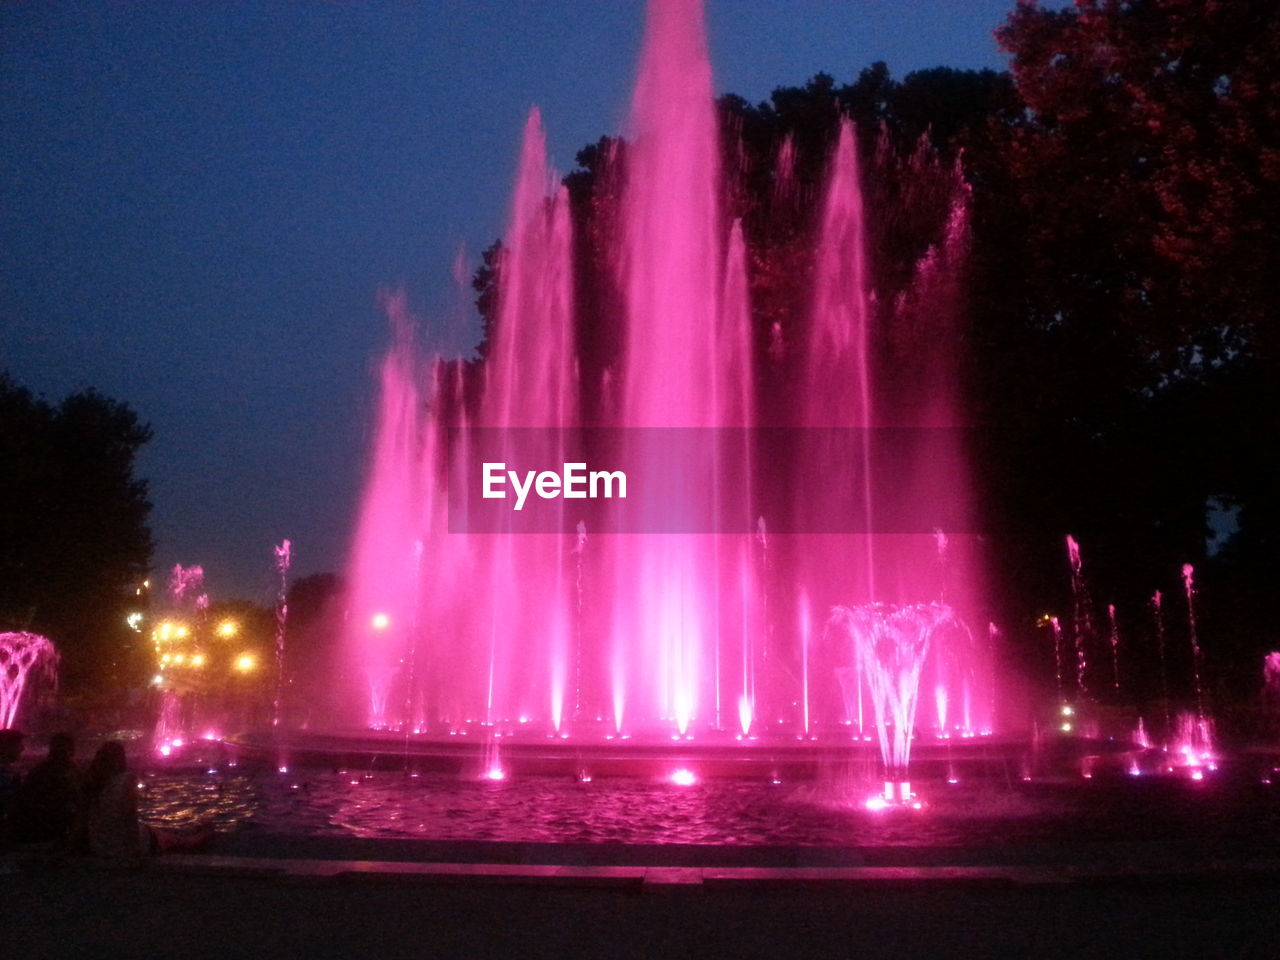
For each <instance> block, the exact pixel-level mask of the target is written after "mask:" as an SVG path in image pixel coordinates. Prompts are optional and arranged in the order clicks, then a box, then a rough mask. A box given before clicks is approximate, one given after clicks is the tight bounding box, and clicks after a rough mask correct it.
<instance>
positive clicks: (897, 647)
mask: <svg viewBox="0 0 1280 960" xmlns="http://www.w3.org/2000/svg"><path fill="white" fill-rule="evenodd" d="M830 625H831V626H833V627H837V628H840V629H843V630H845V631H846V632H847V633H848V635H849V636H850V637H851V638H852V639H853V643H854V653H855V655H856V657H857V660H858V663H859V664H860V666H861V667H862V673H863V675H864V676H865V677H866V678H867V680H868V685H869V687H870V690H871V706H872V709H873V711H874V712H875V718H876V720H875V722H876V736H877V738H878V740H879V742H880V756H881V759H882V760H883V762H884V773H885V776H884V781H885V783H884V800H885V801H886V802H887V803H891V804H905V803H909V802H910V801H911V800H912V798H913V794H912V792H911V781H910V777H909V775H908V766H909V764H910V762H911V740H912V737H913V735H914V731H915V722H916V706H917V704H918V703H919V694H920V672H921V669H922V668H923V667H924V663H925V660H926V658H927V657H928V655H929V647H930V645H931V643H932V642H933V640H934V637H935V635H936V634H937V633H938V631H939V630H940V629H941V628H943V627H949V628H952V629H956V630H963V626H962V625H961V623H960V621H959V620H958V619H957V618H956V615H955V611H954V610H952V609H951V607H949V606H947V605H946V604H944V603H927V604H913V605H909V606H896V605H891V604H883V603H868V604H862V605H860V606H856V607H844V606H839V607H836V608H835V609H834V610H832V612H831V620H830Z"/></svg>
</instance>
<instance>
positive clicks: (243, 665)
mask: <svg viewBox="0 0 1280 960" xmlns="http://www.w3.org/2000/svg"><path fill="white" fill-rule="evenodd" d="M257 665H258V661H257V660H256V659H255V658H254V656H253V655H252V654H249V653H242V654H240V656H239V657H237V658H236V669H237V670H239V671H240V672H241V673H248V672H249V671H250V670H252V669H253V668H254V667H256V666H257Z"/></svg>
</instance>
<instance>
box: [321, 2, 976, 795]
mask: <svg viewBox="0 0 1280 960" xmlns="http://www.w3.org/2000/svg"><path fill="white" fill-rule="evenodd" d="M832 128H833V136H832V141H831V143H830V144H829V145H828V146H827V147H826V148H825V152H824V157H823V163H822V164H821V165H822V166H825V169H826V173H825V175H823V177H822V179H821V182H820V183H816V184H815V187H816V189H814V190H809V191H804V190H800V189H798V184H797V183H796V179H795V178H796V176H797V174H796V172H795V171H796V169H797V155H798V148H797V146H796V145H795V144H794V143H793V142H792V140H791V139H790V138H789V137H787V138H786V139H785V140H783V142H782V143H780V144H779V145H778V154H777V166H776V168H775V169H774V170H773V171H771V176H772V177H773V181H774V184H775V187H776V189H774V191H773V192H772V200H771V201H770V202H771V203H772V204H773V205H774V206H773V207H772V208H770V210H769V211H768V212H767V215H765V217H764V220H763V221H761V222H755V221H749V219H748V217H747V216H746V214H745V212H744V211H742V210H740V209H739V208H738V207H737V206H735V201H734V200H733V198H734V197H735V196H739V195H740V194H741V190H740V189H737V186H736V185H737V184H738V180H737V178H739V177H742V176H743V174H742V172H741V171H740V170H737V169H735V168H734V166H733V164H731V163H727V162H724V161H723V160H722V152H721V149H722V142H723V140H724V137H725V132H724V131H723V130H721V129H719V127H718V120H717V113H716V109H715V104H714V99H713V87H712V79H711V68H710V63H709V60H708V56H707V45H706V38H705V34H704V28H703V16H702V10H701V5H700V3H698V2H696V0H654V2H652V3H651V4H650V7H649V13H648V18H647V24H646V31H645V39H644V45H643V49H642V52H641V55H640V61H639V69H638V77H637V82H636V87H635V93H634V96H633V99H632V103H631V109H630V116H629V122H628V129H627V134H626V139H625V143H617V144H615V145H614V147H613V148H612V149H611V150H610V151H609V152H608V155H607V156H605V157H604V158H603V165H602V167H601V168H600V170H598V171H597V173H596V178H597V179H596V182H595V185H594V187H593V194H592V196H591V197H590V198H588V199H589V202H590V204H591V206H592V211H593V212H592V213H590V215H589V216H590V217H591V218H594V219H592V220H591V221H590V222H591V224H593V228H592V230H591V231H589V232H590V233H591V235H590V237H587V238H584V237H581V236H575V234H574V230H575V225H576V224H578V219H577V217H578V214H575V207H574V204H573V203H572V202H571V198H570V195H569V192H568V190H567V189H566V188H565V187H564V186H562V185H561V184H560V183H559V182H558V180H557V177H556V176H555V175H554V174H553V173H552V171H551V170H550V169H549V168H548V165H547V160H546V145H545V134H544V131H543V128H542V124H541V118H540V116H539V113H538V111H537V110H536V109H535V110H533V111H532V113H531V114H530V116H529V119H528V122H527V124H526V126H525V131H524V139H523V145H522V147H521V151H520V160H519V169H518V173H517V176H516V187H515V191H514V197H513V201H512V206H511V214H510V219H509V224H508V228H507V231H506V234H505V236H504V238H503V243H502V247H501V249H500V251H499V252H498V254H497V256H496V258H495V259H494V260H493V262H492V263H491V266H493V267H494V268H495V270H496V280H495V282H494V284H493V285H492V286H491V287H490V288H489V292H488V294H487V295H488V296H490V297H491V298H492V300H491V306H490V309H489V316H490V318H491V321H492V322H491V325H490V327H489V329H488V331H487V333H488V338H487V341H486V344H485V348H484V351H483V352H484V357H483V361H482V362H481V363H471V362H464V361H445V360H442V359H440V358H435V359H430V358H427V357H425V356H423V355H421V354H420V353H419V351H418V349H417V347H416V345H415V329H414V320H413V318H412V317H411V316H410V315H409V313H408V310H407V307H406V302H405V299H404V297H403V296H402V295H392V296H389V297H388V298H387V300H386V307H387V312H388V315H389V317H390V320H391V326H392V333H393V344H392V348H391V350H390V352H389V353H388V355H387V357H386V359H385V361H384V362H383V364H382V367H381V372H380V389H381V401H380V405H379V408H378V426H377V430H376V433H375V436H374V440H373V451H372V457H371V465H370V473H369V480H368V484H367V487H366V494H365V498H364V501H363V504H362V508H361V513H360V517H359V520H358V524H357V529H356V533H355V538H354V546H353V554H352V562H351V569H350V573H351V592H350V596H349V614H348V619H347V624H348V627H347V637H346V652H347V657H346V666H345V675H346V677H347V683H346V684H345V689H346V692H347V695H348V697H349V700H348V702H346V703H344V704H341V705H340V706H341V707H343V708H344V709H345V712H344V714H343V715H344V716H345V717H347V718H348V724H349V725H351V726H357V727H363V728H366V729H368V728H373V729H380V730H395V731H398V732H401V733H404V734H405V735H406V736H408V735H409V734H411V733H420V734H422V735H424V736H429V737H432V738H437V739H438V738H440V737H446V738H447V737H449V736H466V735H469V734H477V735H483V737H484V738H485V739H486V741H488V742H490V743H492V741H494V740H495V739H497V738H510V737H512V736H516V737H520V736H525V737H526V738H528V737H532V736H535V735H536V736H538V737H541V738H547V737H550V738H554V739H562V738H567V739H570V740H571V741H573V742H574V743H582V742H586V741H605V740H610V741H623V740H641V739H645V738H648V739H650V740H652V739H656V738H661V739H663V740H672V739H676V740H681V741H684V740H687V739H692V738H697V739H698V740H700V741H709V742H721V741H723V742H726V743H727V742H734V743H736V742H738V741H742V747H741V748H742V749H743V750H748V749H749V747H750V743H751V741H754V740H758V739H761V738H764V739H770V740H773V741H775V742H776V741H778V740H780V739H787V740H790V741H796V740H805V741H808V740H810V739H819V740H823V741H825V742H832V741H835V742H839V741H845V742H847V741H848V740H850V739H855V740H857V741H858V742H859V743H862V742H866V741H869V740H871V731H870V729H868V728H869V727H870V726H871V723H872V721H871V719H870V716H869V715H868V712H867V711H866V710H865V709H864V706H865V704H866V703H868V702H869V703H871V705H872V707H873V708H874V710H875V712H876V719H875V721H874V722H875V726H876V729H877V731H879V733H880V735H881V736H882V737H891V738H892V739H893V742H894V746H893V750H894V751H899V752H893V753H892V757H893V758H899V759H890V756H889V755H886V763H887V764H888V766H889V767H890V768H891V769H892V770H893V771H894V777H897V776H898V771H900V770H903V769H905V765H906V759H907V751H908V749H909V740H910V734H911V730H912V725H913V723H914V718H915V709H916V694H915V690H916V687H917V685H918V684H920V683H923V684H925V688H926V689H928V690H929V691H930V692H931V694H932V698H931V703H932V704H933V705H934V708H935V709H936V715H932V716H930V718H929V720H928V723H927V724H923V726H925V727H927V729H928V730H929V731H931V732H932V733H933V734H934V735H935V736H936V738H937V739H939V740H941V739H944V738H949V737H950V736H951V735H952V734H954V735H956V736H962V735H971V734H973V733H976V732H988V731H989V730H990V727H991V724H992V717H991V710H992V707H991V705H992V703H993V702H994V699H995V694H994V690H993V688H992V679H991V677H992V673H991V670H990V669H989V668H987V666H986V664H985V663H984V662H982V659H981V658H982V657H985V656H986V652H985V651H980V650H977V649H975V648H974V647H973V645H972V644H971V643H969V642H968V640H967V637H968V634H967V632H964V631H959V630H957V631H952V632H953V633H954V634H955V637H953V638H952V640H949V641H948V642H946V643H937V642H934V643H932V644H931V643H930V640H931V639H933V640H936V636H938V635H941V633H942V632H943V631H942V629H941V627H942V625H943V623H948V624H950V623H958V621H959V620H960V619H961V618H964V619H967V620H973V619H974V618H975V617H978V616H982V615H983V611H982V610H981V609H980V608H979V605H978V598H979V597H980V595H981V593H982V591H981V584H980V582H979V579H978V577H977V575H976V573H975V570H976V567H977V563H976V561H975V559H974V557H973V543H972V538H971V537H968V536H967V535H966V534H967V533H968V532H969V528H968V527H967V526H966V523H965V521H966V519H967V514H968V508H967V500H966V498H967V491H968V477H967V469H966V466H965V458H964V449H963V443H962V442H961V440H960V439H959V437H960V434H959V432H958V431H957V430H955V429H954V428H957V427H963V426H964V415H963V410H962V404H961V403H960V401H959V399H958V398H959V396H960V389H959V383H958V381H959V377H958V373H957V368H958V360H957V356H956V355H957V350H956V347H955V343H956V342H958V331H957V328H956V327H955V326H954V324H955V322H956V316H957V315H958V311H957V310H955V309H954V300H955V294H954V292H953V289H952V287H953V284H954V275H955V272H956V268H957V265H958V264H959V263H960V262H961V260H962V259H963V255H964V244H965V238H966V236H967V228H966V217H967V190H966V189H965V188H964V186H963V184H962V183H961V182H960V180H959V178H958V175H957V176H952V175H951V174H949V173H948V174H946V175H945V176H943V177H941V178H940V179H941V180H944V181H945V182H946V183H948V184H949V187H948V189H949V190H950V197H949V199H948V200H946V201H945V202H943V203H941V204H940V210H941V212H940V214H939V215H938V216H936V217H935V218H934V219H935V221H936V222H935V223H934V226H933V228H932V229H933V233H932V235H931V236H928V237H926V238H924V239H923V240H922V241H921V242H920V244H919V249H918V259H917V261H916V262H915V263H914V265H913V266H912V267H911V268H910V269H908V270H907V271H906V272H907V273H908V274H910V279H909V280H907V281H905V282H903V283H902V284H901V285H900V288H899V289H897V290H895V291H893V292H892V296H877V293H876V292H875V291H874V290H873V286H872V276H873V270H872V267H873V263H872V257H871V256H870V255H869V253H868V246H869V242H870V241H869V231H870V227H869V226H868V224H867V210H866V205H865V203H864V199H863V187H862V182H861V179H860V177H861V174H860V171H859V164H860V160H859V153H860V152H861V151H860V147H859V142H858V140H859V137H858V131H857V130H855V127H854V124H853V123H852V122H851V121H850V120H848V119H847V118H846V119H843V120H839V121H838V122H833V125H832ZM917 162H918V161H917ZM810 166H815V167H816V166H817V165H815V164H810ZM908 166H909V165H908V163H907V162H906V161H904V162H903V163H902V164H900V165H899V167H898V168H895V170H896V174H895V175H899V176H909V175H911V170H910V169H908ZM947 177H950V179H947ZM802 197H811V198H812V200H802V199H801V198H802ZM801 203H808V204H809V207H811V208H812V209H811V210H810V209H809V207H806V208H804V210H807V211H809V212H808V213H804V212H803V211H802V210H801V207H800V204H801ZM802 213H803V215H802ZM783 221H788V222H792V223H796V222H804V223H806V224H807V225H806V226H805V228H804V235H805V236H806V237H807V238H808V240H807V243H808V246H809V249H808V251H807V253H806V255H805V265H804V273H803V275H804V276H805V277H806V278H807V279H806V280H805V281H804V282H802V283H801V282H797V283H796V284H795V286H796V290H795V292H794V294H791V295H789V300H788V302H787V304H786V307H785V311H784V313H785V316H782V317H781V318H778V317H775V316H770V317H765V316H764V315H763V314H762V313H761V312H760V311H759V310H757V305H756V304H755V303H754V302H753V289H754V288H753V283H754V282H755V280H756V279H757V278H756V277H755V276H754V271H755V270H756V269H758V268H757V267H756V266H755V265H756V264H757V263H758V261H759V259H760V258H761V256H763V255H764V252H765V248H766V247H767V246H768V244H769V243H770V242H772V241H771V237H772V236H774V232H776V233H777V234H778V235H781V233H782V230H781V227H780V226H779V227H777V228H776V231H775V227H773V226H771V225H772V224H775V223H776V224H781V223H782V222H783ZM584 244H585V245H587V246H589V247H590V252H589V254H584V253H583V252H582V251H583V246H584ZM766 345H767V346H766ZM779 383H785V384H786V386H785V388H779V387H777V386H776V385H777V384H779ZM769 384H773V385H774V386H772V387H770V386H769ZM673 437H674V438H675V439H673ZM681 444H683V445H684V446H683V447H681ZM530 445H532V447H533V448H534V449H536V450H537V451H538V453H539V454H540V456H541V457H542V458H543V461H544V462H543V464H542V465H544V466H557V467H558V466H559V464H560V463H561V461H565V462H567V461H571V460H572V461H577V460H589V461H592V462H593V463H594V462H596V461H601V460H603V461H613V460H616V461H619V462H627V463H645V464H652V463H663V464H665V465H666V466H667V468H668V474H669V476H668V477H667V479H668V481H669V483H668V485H667V486H666V487H664V493H663V500H662V502H660V503H658V502H647V501H646V497H647V496H649V494H648V493H647V491H646V489H645V487H644V485H643V484H639V485H638V487H637V489H636V490H635V491H633V492H632V494H631V501H633V503H628V504H626V505H621V504H611V503H587V504H584V503H583V502H582V501H573V500H567V499H559V500H557V501H555V503H554V505H553V506H551V507H542V508H541V509H542V513H541V514H540V517H541V518H542V519H541V521H540V523H539V524H538V525H532V526H531V525H523V526H522V525H521V524H523V523H524V518H525V517H527V516H528V514H516V513H514V512H512V511H511V510H510V509H509V508H507V512H506V514H505V515H504V516H503V518H502V519H500V520H499V521H497V522H495V523H490V524H489V525H487V526H486V525H484V523H479V522H478V521H477V519H476V518H477V517H481V516H484V517H492V516H494V515H493V514H482V508H484V507H486V506H487V505H486V504H482V503H480V497H479V493H478V490H479V488H480V477H479V471H480V464H481V462H482V461H483V462H491V461H496V460H501V461H504V462H514V461H518V460H519V459H520V457H521V455H522V454H527V452H528V450H529V449H530ZM675 448H680V449H681V450H685V449H692V450H694V454H693V455H691V456H690V457H689V458H688V459H685V460H681V459H680V456H676V455H673V453H672V450H673V449H675ZM681 455H682V456H683V454H681ZM672 464H675V465H674V466H672ZM939 503H943V504H945V505H946V506H947V509H948V511H949V512H948V516H949V517H950V518H952V520H953V521H954V522H953V523H951V524H950V525H947V524H942V523H934V522H931V520H930V519H929V518H930V516H931V515H932V513H931V511H936V507H937V505H938V504H939ZM633 508H634V509H635V510H637V511H638V512H639V515H640V516H643V517H645V518H650V519H651V518H653V517H659V519H660V522H659V523H655V524H653V525H651V526H648V527H645V526H640V527H637V526H636V524H635V523H634V521H633V520H629V519H628V517H632V518H634V516H636V514H634V513H633V514H627V513H626V510H627V509H633ZM938 526H942V527H944V528H945V529H946V533H945V534H943V533H942V532H941V531H935V529H934V528H935V527H938ZM837 608H839V609H841V610H844V611H845V612H846V614H847V616H848V618H849V623H850V624H851V625H852V624H855V623H856V624H861V626H859V627H858V629H857V630H855V631H854V633H855V634H858V633H859V631H861V632H866V631H870V632H871V633H875V631H876V630H877V629H878V630H880V631H881V633H884V632H885V631H888V633H891V634H893V635H894V636H895V637H898V638H899V641H900V643H901V645H902V650H901V651H900V654H901V655H900V656H898V657H897V659H894V658H890V660H882V659H880V658H879V655H878V654H877V653H875V652H873V651H872V650H871V648H868V649H867V650H863V649H862V646H863V644H854V645H852V646H851V645H850V644H849V643H847V642H844V641H843V640H841V639H839V638H836V637H834V636H833V634H834V632H833V631H830V630H828V631H823V630H822V629H821V624H823V623H825V622H826V621H827V620H828V619H829V617H830V611H832V610H833V609H837ZM859 611H860V612H859ZM871 611H882V612H884V611H893V612H892V613H887V612H886V613H884V616H883V617H882V618H881V620H880V626H879V627H876V628H873V625H872V623H871V621H868V622H867V623H865V624H864V623H863V621H864V620H866V619H867V618H868V617H870V618H871V620H875V619H876V617H878V616H879V614H876V615H875V616H872V614H871ZM985 619H986V618H985V617H983V619H982V620H976V621H975V622H985ZM863 627H865V628H866V629H865V630H863ZM908 627H910V629H908ZM851 629H852V626H851ZM912 631H915V632H914V633H912ZM907 634H911V636H912V637H914V638H915V639H914V640H912V641H910V642H908V640H907ZM962 634H963V637H964V638H965V639H963V640H962V639H959V638H960V637H961V635H962ZM952 641H954V642H952ZM872 646H873V647H875V646H876V645H875V644H873V645H872ZM882 646H883V644H880V647H882ZM880 647H876V649H877V650H879V649H880ZM908 648H910V649H909V650H908ZM895 649H896V648H895ZM931 651H932V652H931ZM908 653H910V656H907V654H908ZM907 660H910V665H909V667H908V666H907V665H906V661H907ZM899 668H902V669H905V670H907V672H908V673H909V674H910V682H909V684H907V682H906V678H905V677H900V676H896V675H893V673H892V672H893V671H894V670H897V669H899ZM906 685H909V686H911V694H910V696H907V694H906V689H905V686H906ZM908 706H909V709H910V717H909V718H905V717H904V718H899V717H898V712H899V710H900V709H903V708H906V707H908ZM886 711H887V712H886ZM891 716H892V717H894V720H893V722H892V724H891V730H890V729H889V728H887V727H886V724H887V723H889V720H888V718H889V717H891ZM504 752H505V747H504ZM494 756H496V750H495V752H494ZM891 779H892V778H891ZM902 779H903V781H904V782H905V776H904V777H903V778H902ZM895 782H896V781H895Z"/></svg>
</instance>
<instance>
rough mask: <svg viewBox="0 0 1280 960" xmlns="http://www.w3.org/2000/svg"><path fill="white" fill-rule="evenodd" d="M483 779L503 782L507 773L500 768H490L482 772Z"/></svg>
mask: <svg viewBox="0 0 1280 960" xmlns="http://www.w3.org/2000/svg"><path fill="white" fill-rule="evenodd" d="M484 778H485V779H486V780H505V779H507V771H505V770H503V769H502V768H501V767H490V768H489V769H488V770H486V771H485V772H484Z"/></svg>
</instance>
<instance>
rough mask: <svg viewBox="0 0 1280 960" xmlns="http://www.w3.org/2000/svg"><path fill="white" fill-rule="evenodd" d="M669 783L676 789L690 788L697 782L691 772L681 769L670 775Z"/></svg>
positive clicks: (684, 768)
mask: <svg viewBox="0 0 1280 960" xmlns="http://www.w3.org/2000/svg"><path fill="white" fill-rule="evenodd" d="M671 782H672V783H674V784H675V785H676V786H678V787H691V786H693V785H694V784H695V783H697V782H698V778H697V777H696V776H695V775H694V773H693V771H692V770H689V769H688V768H686V767H681V768H680V769H679V770H677V771H675V772H674V773H672V774H671Z"/></svg>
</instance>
